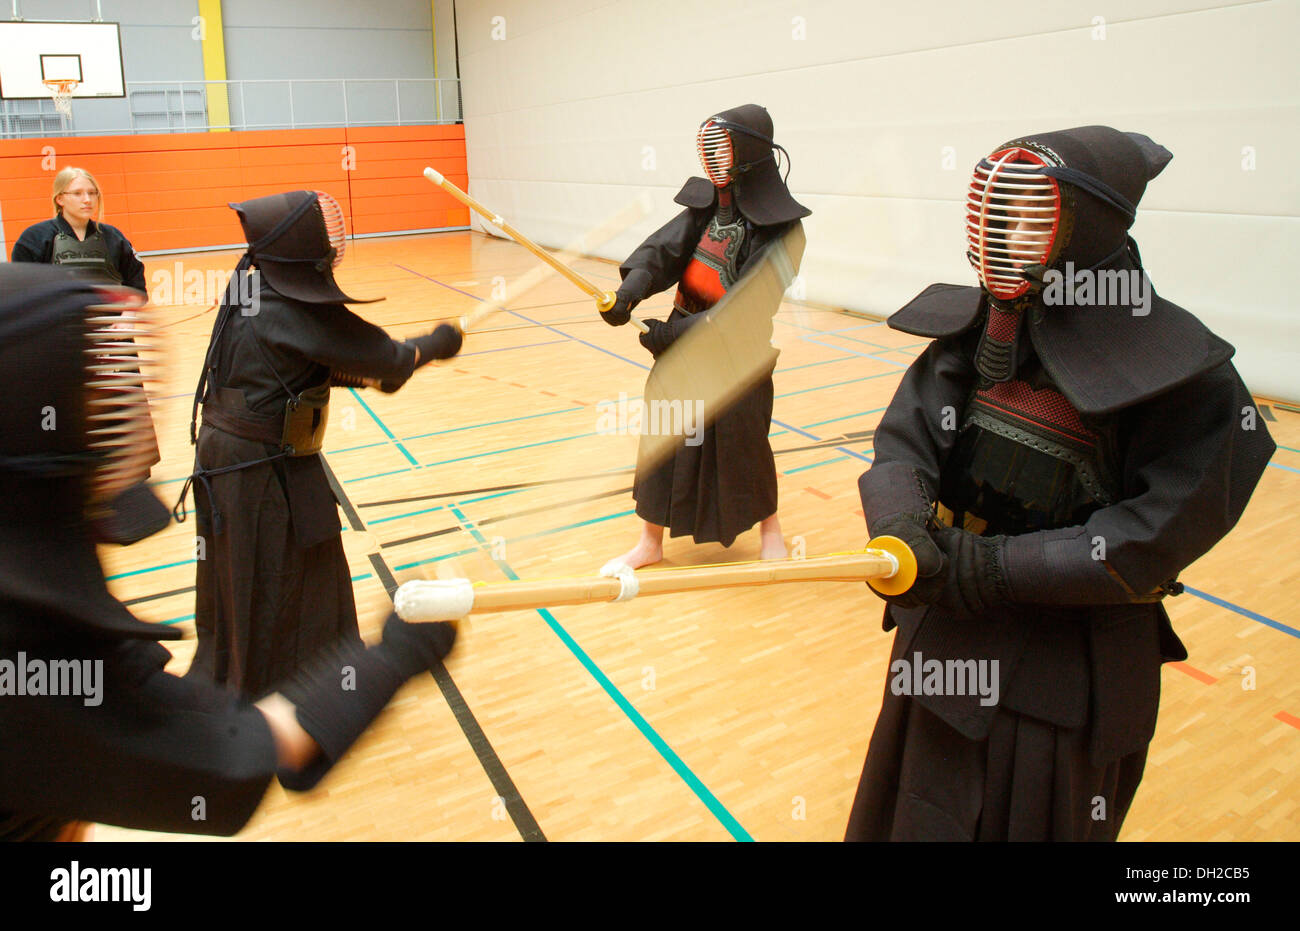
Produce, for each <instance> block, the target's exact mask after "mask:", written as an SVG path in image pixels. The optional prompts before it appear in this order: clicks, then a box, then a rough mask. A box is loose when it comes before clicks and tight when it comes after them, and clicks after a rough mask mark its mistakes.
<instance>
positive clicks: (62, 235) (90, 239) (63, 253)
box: [13, 166, 146, 291]
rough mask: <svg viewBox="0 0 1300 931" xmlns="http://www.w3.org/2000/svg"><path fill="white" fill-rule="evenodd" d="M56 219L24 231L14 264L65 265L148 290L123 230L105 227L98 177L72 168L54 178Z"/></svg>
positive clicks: (141, 267) (18, 243)
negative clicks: (101, 219)
mask: <svg viewBox="0 0 1300 931" xmlns="http://www.w3.org/2000/svg"><path fill="white" fill-rule="evenodd" d="M52 199H53V202H54V219H52V220H46V221H44V222H43V223H37V224H36V225H34V226H29V227H27V229H25V230H23V233H22V235H21V236H19V237H18V241H17V242H16V243H14V251H13V260H14V261H15V262H40V263H42V264H46V265H66V266H67V267H69V268H72V269H75V270H77V271H78V272H79V273H82V274H85V275H87V276H90V277H94V278H101V279H105V280H107V281H114V282H121V283H122V284H124V285H126V286H127V287H129V288H135V289H137V290H139V291H144V290H146V288H145V279H144V265H143V264H142V263H141V262H140V260H139V259H138V258H136V255H135V250H134V249H133V248H132V247H131V243H130V242H129V241H127V238H126V237H125V236H123V235H122V232H121V230H119V229H117V228H116V227H113V226H109V225H108V224H107V223H101V222H100V217H102V216H103V215H104V199H103V193H102V192H101V191H100V188H99V182H97V181H96V180H95V177H94V175H92V174H91V173H90V172H88V171H86V169H84V168H75V167H72V166H68V167H66V168H62V169H60V170H59V173H58V174H56V175H55V176H54V195H53V198H52Z"/></svg>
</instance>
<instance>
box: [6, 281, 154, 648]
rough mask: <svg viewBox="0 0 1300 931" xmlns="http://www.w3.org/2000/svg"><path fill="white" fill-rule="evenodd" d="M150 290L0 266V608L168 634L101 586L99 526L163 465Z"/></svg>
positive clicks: (121, 631)
mask: <svg viewBox="0 0 1300 931" xmlns="http://www.w3.org/2000/svg"><path fill="white" fill-rule="evenodd" d="M156 346H157V331H156V329H155V328H154V326H153V325H152V315H151V314H150V312H149V310H148V308H147V306H146V301H145V297H144V295H142V294H140V293H139V292H138V291H134V290H132V289H130V288H124V287H121V286H120V285H110V284H107V283H105V284H98V283H95V282H93V281H90V280H87V279H84V278H79V277H76V276H74V275H72V274H70V273H69V272H68V270H67V269H62V268H59V267H57V266H52V265H38V264H28V263H8V262H6V263H0V394H2V396H3V397H4V399H5V400H4V403H3V404H0V484H3V487H4V494H3V495H0V601H3V602H5V603H11V604H18V605H22V606H24V607H23V608H22V609H21V613H22V614H23V616H28V615H31V616H35V617H42V618H46V619H54V620H60V619H61V620H63V621H65V622H67V623H71V624H73V625H75V626H81V627H86V626H89V627H94V628H96V629H98V630H100V631H102V632H106V633H109V634H111V635H114V636H127V637H146V638H151V639H172V638H173V637H176V636H179V635H180V634H179V632H178V631H173V630H171V629H170V628H165V627H160V626H159V625H156V624H144V623H142V622H140V621H138V620H136V619H135V618H134V617H132V615H131V614H130V612H129V611H127V610H126V609H125V608H124V607H122V605H121V604H120V603H119V602H117V601H116V600H115V599H114V598H113V597H112V596H111V595H110V594H109V593H108V590H107V588H106V587H105V585H104V577H103V571H102V569H101V568H100V565H99V560H98V557H97V555H96V552H95V538H96V535H95V529H94V528H95V522H96V521H97V520H99V519H100V518H101V517H102V513H103V510H104V509H105V508H106V506H107V505H108V504H109V502H112V501H113V500H114V499H116V498H117V496H118V495H119V494H121V493H122V492H123V491H124V490H126V489H128V488H131V487H133V486H136V485H138V484H139V483H140V482H142V481H143V480H144V479H145V478H146V477H147V476H148V474H149V468H150V466H151V465H152V464H153V463H154V462H155V461H156V457H157V445H156V440H155V438H154V433H153V426H152V422H151V420H150V416H149V402H148V399H147V397H146V394H145V389H146V386H147V385H148V384H151V383H152V381H153V380H154V378H155V377H156V360H157V353H156V351H155V349H156Z"/></svg>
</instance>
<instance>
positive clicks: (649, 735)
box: [451, 507, 754, 841]
mask: <svg viewBox="0 0 1300 931" xmlns="http://www.w3.org/2000/svg"><path fill="white" fill-rule="evenodd" d="M451 511H452V513H453V514H455V515H456V519H457V520H459V521H460V522H461V524H462V525H463V526H464V527H465V529H466V530H468V531H469V532H470V534H471V535H473V537H474V539H475V540H477V541H478V542H479V543H480V544H481V545H487V540H486V539H485V538H484V536H483V534H481V533H480V532H479V530H478V528H477V527H475V526H474V524H473V523H472V522H471V521H470V520H469V519H468V518H467V517H465V515H464V514H463V513H462V512H461V510H460V509H459V508H457V507H452V509H451ZM493 562H495V563H496V564H497V567H498V568H500V569H501V571H502V572H504V573H505V575H506V578H508V579H510V581H512V582H517V581H519V576H518V575H516V574H515V571H514V569H512V568H510V564H509V563H507V562H506V561H505V560H504V559H497V558H496V557H493ZM537 613H538V614H540V615H541V616H542V620H543V621H545V622H546V626H548V627H549V628H551V632H552V633H554V634H555V635H556V636H557V637H559V638H560V642H561V643H563V644H564V645H565V647H567V648H568V650H569V652H570V653H572V654H573V656H574V657H575V658H576V659H577V660H578V662H579V663H581V664H582V667H583V668H584V669H586V670H587V672H588V674H589V675H590V676H591V677H592V678H593V679H595V680H596V682H597V684H599V685H600V687H601V688H602V689H604V690H605V694H606V695H608V696H609V697H610V698H611V699H613V701H614V704H616V705H617V706H618V707H619V709H620V710H621V711H622V712H623V714H624V715H626V716H627V719H628V720H629V721H631V722H632V724H633V725H634V726H635V727H636V729H637V730H638V731H640V732H641V736H643V737H644V738H645V739H646V740H647V741H649V742H650V745H651V746H652V747H654V748H655V750H656V751H658V753H659V755H660V756H661V757H663V759H664V760H665V761H666V762H667V763H668V765H669V766H671V767H672V768H673V771H674V772H676V773H677V775H678V776H680V777H681V779H682V780H683V781H684V782H685V783H686V785H687V786H689V787H690V789H691V791H692V792H694V793H695V796H696V798H698V799H699V800H700V801H701V802H703V803H704V806H705V807H706V808H708V809H709V811H710V812H711V813H712V814H713V816H714V817H715V818H717V819H718V821H719V822H721V824H722V826H723V827H725V828H726V829H727V831H728V833H730V834H731V836H732V837H734V838H735V839H736V840H740V841H752V840H753V839H754V838H753V837H752V836H751V835H750V833H749V832H748V831H746V830H745V829H744V828H743V827H742V826H741V824H740V822H739V821H737V820H736V819H735V817H734V816H733V815H732V814H731V812H729V811H727V808H726V806H724V805H723V804H722V802H720V801H719V800H718V797H717V796H716V795H714V794H713V793H712V792H711V791H709V787H708V786H706V785H705V784H704V783H703V782H702V781H701V780H700V778H699V777H698V776H696V775H695V773H693V772H692V771H691V768H690V767H689V766H687V765H686V762H685V761H684V760H683V759H682V758H681V757H680V756H678V755H677V753H676V751H674V750H673V748H672V747H670V746H668V742H667V741H665V740H664V739H663V738H662V737H661V736H659V732H658V731H656V730H655V729H654V728H653V727H652V726H651V725H650V722H649V721H647V720H646V719H645V717H644V716H643V715H642V714H641V712H639V711H637V710H636V708H635V707H634V706H633V704H632V703H631V702H630V701H628V700H627V698H626V697H625V696H624V695H623V693H622V692H620V691H619V689H618V686H616V685H614V683H613V682H611V681H610V679H609V677H608V676H607V675H605V673H604V671H603V670H601V668H600V667H599V666H597V665H596V663H595V661H594V660H592V658H591V657H590V656H588V655H587V652H586V651H585V650H583V649H582V647H581V646H579V645H578V641H576V640H574V639H573V637H572V636H571V635H570V634H569V632H568V631H567V630H565V629H564V627H563V626H561V624H560V622H559V621H557V620H556V619H555V615H553V614H551V612H550V611H548V610H546V609H545V608H538V609H537Z"/></svg>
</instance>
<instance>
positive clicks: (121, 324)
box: [84, 287, 159, 505]
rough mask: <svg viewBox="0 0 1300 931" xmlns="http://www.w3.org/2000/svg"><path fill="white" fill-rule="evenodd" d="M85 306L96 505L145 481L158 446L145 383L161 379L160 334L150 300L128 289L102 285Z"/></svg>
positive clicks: (89, 438) (89, 436)
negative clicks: (97, 296) (97, 298)
mask: <svg viewBox="0 0 1300 931" xmlns="http://www.w3.org/2000/svg"><path fill="white" fill-rule="evenodd" d="M96 290H98V291H99V293H100V295H101V296H102V302H101V303H98V304H92V305H90V306H88V307H87V308H86V314H87V319H86V335H87V337H88V345H87V346H86V348H85V350H84V351H85V354H86V371H87V373H88V376H89V377H88V378H87V381H86V392H87V394H86V441H87V447H88V448H89V450H90V451H91V452H93V453H96V454H97V456H98V459H99V461H98V463H97V464H96V466H95V473H94V476H93V478H92V479H91V482H90V488H89V498H90V503H91V504H92V505H94V504H99V503H103V502H107V501H111V500H112V499H113V498H115V497H117V495H118V494H120V493H121V492H123V491H125V490H126V489H127V488H130V487H131V486H132V485H135V484H137V483H138V482H140V481H142V480H144V478H145V477H146V476H147V475H148V473H149V469H150V467H151V466H152V465H153V464H154V463H155V462H156V461H157V456H158V444H157V439H156V438H155V436H154V430H153V422H152V420H151V418H150V416H149V401H148V398H147V397H146V395H145V385H146V384H152V383H153V381H154V380H155V378H156V377H157V365H158V352H157V350H158V343H159V334H158V330H157V328H156V326H155V323H154V319H153V314H152V312H151V310H150V308H148V307H147V306H146V300H145V298H144V297H142V296H141V295H140V294H139V293H138V292H136V291H132V290H129V289H127V288H113V287H103V288H97V289H96Z"/></svg>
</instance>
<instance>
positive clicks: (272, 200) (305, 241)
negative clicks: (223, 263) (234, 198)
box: [230, 191, 383, 304]
mask: <svg viewBox="0 0 1300 931" xmlns="http://www.w3.org/2000/svg"><path fill="white" fill-rule="evenodd" d="M230 207H231V208H233V209H234V211H235V212H236V213H237V214H239V222H240V225H242V226H243V228H244V238H245V239H246V240H247V241H248V252H247V253H245V256H244V259H243V260H241V262H240V264H241V265H242V266H243V268H247V267H248V266H249V265H252V266H255V267H256V268H258V269H259V270H260V271H261V273H262V276H263V277H264V278H265V279H266V283H267V284H269V285H270V286H271V287H272V288H273V289H274V290H275V291H277V292H278V293H280V294H282V295H283V296H285V297H288V298H291V299H293V300H296V301H302V302H303V303H305V304H370V303H374V301H380V300H383V298H372V299H369V300H365V299H361V298H355V297H349V296H348V295H347V294H344V293H343V291H342V290H341V289H340V288H339V286H338V284H337V283H336V282H335V281H334V269H335V268H337V267H338V265H339V263H340V262H342V261H343V254H344V252H345V251H346V249H347V229H346V227H345V225H344V219H343V208H342V207H340V206H339V202H338V201H337V200H335V199H334V198H333V197H331V196H330V195H329V194H326V193H324V192H323V191H289V192H288V193H285V194H271V195H269V196H267V197H258V198H255V199H253V200H246V201H243V202H242V203H238V204H230Z"/></svg>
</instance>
